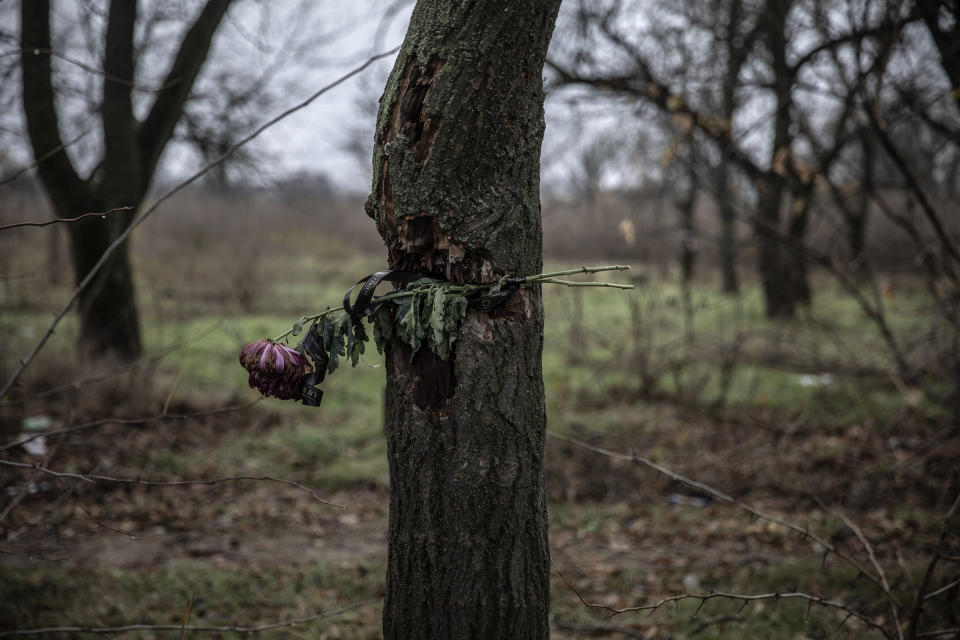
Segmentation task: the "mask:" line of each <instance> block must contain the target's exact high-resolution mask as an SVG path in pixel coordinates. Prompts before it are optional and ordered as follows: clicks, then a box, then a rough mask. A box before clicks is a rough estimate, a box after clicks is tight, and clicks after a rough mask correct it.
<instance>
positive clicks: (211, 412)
mask: <svg viewBox="0 0 960 640" xmlns="http://www.w3.org/2000/svg"><path fill="white" fill-rule="evenodd" d="M264 400H266V398H264V397H263V396H261V397H259V398H254V399H253V400H251V401H250V402H244V403H243V404H233V405H228V406H226V407H218V408H216V409H207V410H205V411H196V412H194V413H160V414H157V415H155V416H147V417H144V418H101V419H99V420H94V421H92V422H86V423H84V424H78V425H76V426H73V427H65V428H63V429H55V430H53V431H44V432H43V433H36V434H34V435H32V436H27V437H26V438H23V439H21V440H16V441H14V442H8V443H7V444H5V445H3V446H0V452H3V451H7V450H8V449H12V448H14V447H20V446H23V445H25V444H27V443H28V442H32V441H34V440H36V439H37V438H45V437H49V436H60V435H64V434H68V433H76V432H77V431H85V430H86V429H93V428H94V427H101V426H103V425H106V424H125V425H134V424H150V423H153V422H160V421H162V420H191V419H193V418H202V417H205V416H215V415H219V414H221V413H231V412H233V411H242V410H243V409H249V408H250V407H252V406H253V405H255V404H259V403H261V402H263V401H264ZM0 406H2V405H0Z"/></svg>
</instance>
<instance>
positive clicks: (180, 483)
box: [0, 459, 347, 509]
mask: <svg viewBox="0 0 960 640" xmlns="http://www.w3.org/2000/svg"><path fill="white" fill-rule="evenodd" d="M0 465H3V466H7V467H15V468H18V469H35V470H37V471H39V472H41V473H45V474H47V475H49V476H53V477H54V478H70V479H73V480H82V481H84V482H88V483H90V484H96V483H97V482H110V483H114V484H138V485H142V486H145V487H189V486H195V485H214V484H223V483H224V482H240V481H243V480H253V481H262V482H275V483H277V484H285V485H287V486H289V487H294V488H296V489H299V490H300V491H303V492H305V493H308V494H310V496H311V497H312V498H313V499H314V500H316V501H317V502H320V503H322V504H325V505H327V506H330V507H336V508H338V509H346V508H347V507H346V505H342V504H336V503H334V502H329V501H328V500H324V499H323V498H321V497H320V496H319V495H317V492H316V491H314V490H313V489H311V488H310V487H307V486H305V485H302V484H300V483H299V482H296V481H295V480H285V479H283V478H275V477H273V476H226V477H223V478H209V479H204V480H170V481H161V480H142V479H140V478H117V477H114V476H101V475H95V474H87V473H66V472H63V471H54V470H53V469H48V468H46V467H41V466H40V465H37V464H30V463H29V462H15V461H13V460H2V459H0Z"/></svg>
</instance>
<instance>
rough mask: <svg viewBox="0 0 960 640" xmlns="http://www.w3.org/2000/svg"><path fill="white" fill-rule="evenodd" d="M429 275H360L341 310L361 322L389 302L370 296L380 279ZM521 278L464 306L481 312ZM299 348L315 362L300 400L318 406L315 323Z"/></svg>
mask: <svg viewBox="0 0 960 640" xmlns="http://www.w3.org/2000/svg"><path fill="white" fill-rule="evenodd" d="M430 277H431V276H426V275H423V274H418V273H410V272H409V271H397V270H393V269H386V270H384V271H377V272H376V273H372V274H370V275H369V276H366V277H365V278H360V280H358V281H357V283H356V284H355V285H353V286H352V287H350V288H349V289H348V290H347V293H346V294H345V295H344V296H343V310H344V311H346V312H347V314H348V315H349V316H350V319H351V320H352V321H353V322H361V321H362V320H363V319H364V318H366V317H368V316H370V315H373V314H374V313H376V312H377V310H378V309H380V307H382V306H383V305H385V304H387V303H388V302H390V301H389V300H376V299H374V297H373V292H374V291H375V290H376V288H377V287H378V286H379V285H380V283H381V282H393V283H395V284H399V285H400V286H401V287H403V286H405V285H408V284H410V283H411V282H416V281H417V280H420V279H422V278H430ZM524 282H526V278H525V277H524V276H508V277H507V278H506V279H505V280H504V282H503V285H502V286H501V287H500V288H499V289H497V290H496V291H492V292H488V293H483V294H479V293H477V294H473V295H471V296H470V297H469V298H468V299H467V308H469V309H476V310H477V311H482V312H488V311H491V310H492V309H496V308H497V307H499V306H500V305H502V304H503V303H504V302H506V301H507V299H509V298H510V296H511V295H513V292H514V291H516V290H517V289H519V288H520V285H522V284H523V283H524ZM360 284H362V285H363V286H362V287H360V293H358V294H357V299H356V301H354V302H353V304H351V303H350V298H351V296H352V295H353V290H354V289H356V288H357V285H360ZM301 348H302V349H303V351H304V353H306V354H307V355H308V356H310V358H311V359H312V360H313V362H314V364H315V365H316V370H315V371H313V372H312V373H308V374H307V375H305V376H303V378H301V380H300V389H301V395H302V401H303V404H305V405H307V406H309V407H319V406H320V401H321V400H323V391H321V390H320V389H319V388H317V385H318V384H320V383H321V382H323V379H324V377H325V376H326V375H327V361H328V357H327V352H326V350H325V349H324V348H323V338H322V336H321V335H320V332H319V330H318V329H317V325H316V324H314V325H312V326H311V327H310V330H309V331H307V334H306V335H305V336H304V337H303V342H302V343H301Z"/></svg>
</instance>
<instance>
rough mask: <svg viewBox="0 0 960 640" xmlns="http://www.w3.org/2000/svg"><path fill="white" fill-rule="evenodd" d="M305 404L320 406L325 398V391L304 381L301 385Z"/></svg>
mask: <svg viewBox="0 0 960 640" xmlns="http://www.w3.org/2000/svg"><path fill="white" fill-rule="evenodd" d="M300 394H301V395H302V396H303V397H302V401H303V404H304V405H305V406H307V407H319V406H320V402H321V401H322V400H323V391H321V390H320V389H317V388H316V387H314V386H312V385H309V384H307V383H306V382H304V383H303V384H302V385H301V387H300Z"/></svg>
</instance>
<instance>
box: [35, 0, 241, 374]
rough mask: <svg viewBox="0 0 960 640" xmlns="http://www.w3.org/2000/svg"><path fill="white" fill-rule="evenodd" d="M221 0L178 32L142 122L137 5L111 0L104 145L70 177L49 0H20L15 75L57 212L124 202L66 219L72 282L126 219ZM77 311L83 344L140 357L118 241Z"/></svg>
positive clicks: (126, 256)
mask: <svg viewBox="0 0 960 640" xmlns="http://www.w3.org/2000/svg"><path fill="white" fill-rule="evenodd" d="M230 2H231V0H208V1H207V3H206V4H205V5H204V7H203V9H202V10H201V12H200V14H199V16H198V17H197V19H196V21H195V22H194V23H193V25H191V27H190V28H189V29H188V30H187V33H186V35H185V36H184V39H183V41H182V43H181V46H180V49H179V50H178V51H177V54H176V57H175V59H174V61H173V64H172V65H171V67H170V70H169V73H168V74H167V77H166V81H165V82H164V83H163V86H164V88H163V89H162V90H160V91H158V92H157V93H156V97H155V100H154V102H153V105H152V106H151V108H150V110H149V112H148V114H147V117H146V118H145V120H144V121H142V122H139V121H138V120H137V119H136V118H135V117H134V112H133V100H132V97H131V90H132V87H133V84H134V82H133V81H134V76H135V74H134V60H135V56H134V49H133V42H134V32H135V25H136V20H137V2H136V1H135V0H114V1H113V2H111V3H110V10H109V13H108V16H107V33H106V42H105V46H104V58H103V69H104V75H105V77H106V79H105V81H104V83H103V100H102V103H101V123H102V126H103V143H104V144H103V147H104V151H103V157H102V159H101V161H100V162H99V164H98V170H97V171H96V172H95V173H94V174H93V175H92V176H89V177H87V178H81V177H80V176H79V175H78V173H77V171H76V169H75V168H74V166H73V163H72V162H71V161H70V158H69V156H68V155H67V153H66V151H65V150H63V149H64V144H63V139H62V136H61V134H60V125H59V117H58V114H57V108H56V100H55V98H56V96H55V92H54V88H53V79H52V68H51V64H50V58H51V55H50V0H29V2H22V3H21V5H20V6H21V9H20V17H21V30H20V38H21V65H22V74H21V75H22V80H23V108H24V114H25V116H26V121H27V132H28V134H29V137H30V144H31V146H32V147H33V153H34V157H36V158H44V160H43V162H40V163H39V164H38V166H37V171H38V173H39V175H40V180H41V183H42V184H43V188H44V190H45V191H46V193H47V197H48V198H49V199H50V201H51V203H52V205H53V208H54V210H55V211H56V213H57V216H58V217H61V218H74V217H77V216H80V215H82V214H84V213H92V212H96V211H107V210H109V209H114V208H117V207H132V210H131V211H129V212H125V213H120V214H114V215H111V216H109V217H107V218H106V219H100V218H87V219H85V220H81V221H78V222H74V223H70V225H69V233H70V250H71V255H72V258H73V268H74V277H75V279H76V281H77V282H78V283H79V282H80V281H82V280H83V279H84V278H86V276H87V275H88V274H89V273H90V271H91V270H92V268H93V266H94V265H95V264H96V263H97V262H98V261H99V260H100V257H101V256H102V255H103V253H104V252H105V251H106V249H107V247H109V246H110V244H111V243H112V242H113V241H114V240H116V238H117V237H118V236H119V235H120V233H122V231H123V230H124V229H126V227H127V225H129V224H130V222H131V221H132V219H133V216H134V213H135V211H136V209H137V207H139V205H140V203H141V202H142V200H143V198H144V196H145V194H146V191H147V188H148V187H149V185H150V182H151V180H152V178H153V174H154V171H155V169H156V166H157V162H158V161H159V159H160V155H161V154H162V153H163V149H164V148H165V146H166V144H167V142H168V141H169V139H170V136H171V135H172V134H173V129H174V126H175V125H176V122H177V120H178V119H179V118H180V114H181V113H182V110H183V105H184V103H185V102H186V99H187V97H188V96H189V94H190V91H191V89H192V87H193V83H194V80H195V79H196V77H197V74H198V73H199V71H200V68H201V67H202V65H203V62H204V60H206V56H207V52H208V51H209V49H210V43H211V41H212V39H213V34H214V32H215V31H216V29H217V26H218V25H219V24H220V20H221V18H222V17H223V14H224V13H226V10H227V8H228V7H229V6H230ZM58 150H60V151H59V152H58ZM48 156H49V157H48ZM77 308H78V311H79V314H80V344H79V346H80V348H81V350H82V351H84V352H85V353H87V354H93V355H97V356H104V355H113V356H116V357H119V358H121V359H124V360H131V359H134V358H136V357H137V356H139V355H140V353H141V351H142V346H141V342H140V322H139V318H138V315H137V305H136V299H135V295H134V284H133V270H132V268H131V263H130V252H129V247H128V246H127V243H123V244H122V245H121V246H119V247H118V248H117V249H116V250H115V251H114V252H113V254H112V255H111V256H110V258H109V259H108V260H107V262H106V263H105V264H104V266H103V267H102V268H101V269H100V270H99V271H98V272H97V275H96V276H95V278H94V279H93V281H92V282H91V284H90V285H89V286H87V287H86V288H85V289H84V290H83V291H82V292H81V294H80V297H79V301H78V306H77Z"/></svg>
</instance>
